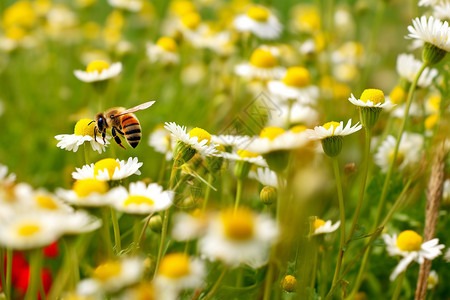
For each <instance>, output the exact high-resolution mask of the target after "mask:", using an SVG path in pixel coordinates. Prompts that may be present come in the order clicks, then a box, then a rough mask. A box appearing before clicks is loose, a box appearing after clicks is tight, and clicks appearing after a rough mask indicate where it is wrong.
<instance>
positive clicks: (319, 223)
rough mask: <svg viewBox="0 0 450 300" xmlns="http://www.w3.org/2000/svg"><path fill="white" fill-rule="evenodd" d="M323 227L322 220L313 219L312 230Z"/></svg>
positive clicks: (323, 222)
mask: <svg viewBox="0 0 450 300" xmlns="http://www.w3.org/2000/svg"><path fill="white" fill-rule="evenodd" d="M323 225H325V221H324V220H322V219H315V220H314V223H313V226H314V229H317V228H320V227H322V226H323Z"/></svg>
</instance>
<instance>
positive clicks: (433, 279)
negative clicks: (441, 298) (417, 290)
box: [427, 270, 439, 290]
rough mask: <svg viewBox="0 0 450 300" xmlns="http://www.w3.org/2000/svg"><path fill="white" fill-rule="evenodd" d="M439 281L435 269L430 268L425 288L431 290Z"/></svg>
mask: <svg viewBox="0 0 450 300" xmlns="http://www.w3.org/2000/svg"><path fill="white" fill-rule="evenodd" d="M438 283H439V275H438V273H437V272H436V271H435V270H431V271H430V274H429V275H428V280H427V289H429V290H432V289H434V287H435V286H436V285H437V284H438Z"/></svg>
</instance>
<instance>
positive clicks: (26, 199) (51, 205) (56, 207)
mask: <svg viewBox="0 0 450 300" xmlns="http://www.w3.org/2000/svg"><path fill="white" fill-rule="evenodd" d="M16 194H17V198H18V200H19V202H20V205H21V206H22V209H27V210H29V209H32V210H35V211H41V212H43V213H44V212H46V213H52V212H54V213H72V212H73V208H72V207H70V206H69V205H67V204H66V203H64V202H63V201H62V200H61V199H60V198H59V197H57V196H56V195H54V194H52V193H50V192H48V191H46V190H44V189H38V190H36V191H35V190H33V189H31V188H25V187H24V186H21V188H18V189H17V192H16ZM19 209H20V208H19Z"/></svg>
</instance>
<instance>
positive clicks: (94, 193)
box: [56, 178, 111, 207]
mask: <svg viewBox="0 0 450 300" xmlns="http://www.w3.org/2000/svg"><path fill="white" fill-rule="evenodd" d="M56 195H57V196H58V197H60V198H61V199H63V200H64V201H66V202H69V203H70V204H74V205H77V206H86V207H97V206H105V205H109V204H110V202H111V194H110V193H109V192H108V183H107V182H106V181H103V180H98V179H92V178H89V179H80V180H77V181H75V183H74V184H73V187H72V190H64V189H57V190H56Z"/></svg>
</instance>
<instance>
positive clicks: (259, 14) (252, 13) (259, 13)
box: [247, 5, 270, 22]
mask: <svg viewBox="0 0 450 300" xmlns="http://www.w3.org/2000/svg"><path fill="white" fill-rule="evenodd" d="M269 15H270V14H269V11H268V10H267V9H266V8H264V7H261V6H256V5H255V6H252V7H250V8H249V9H248V10H247V16H248V17H249V18H252V19H253V20H255V21H258V22H266V21H267V19H268V18H269Z"/></svg>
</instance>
